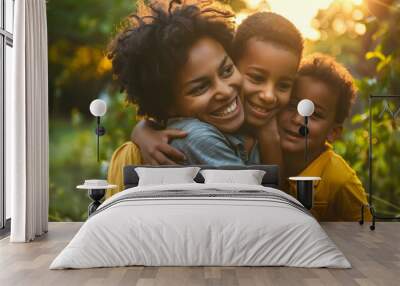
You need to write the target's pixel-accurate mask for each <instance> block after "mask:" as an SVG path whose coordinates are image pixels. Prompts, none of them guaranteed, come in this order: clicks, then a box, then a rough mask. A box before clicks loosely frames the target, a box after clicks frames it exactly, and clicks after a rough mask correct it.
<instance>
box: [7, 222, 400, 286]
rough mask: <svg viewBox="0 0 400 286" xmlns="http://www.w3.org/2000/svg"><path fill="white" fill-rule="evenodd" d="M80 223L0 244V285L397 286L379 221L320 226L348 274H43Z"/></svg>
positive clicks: (255, 270) (398, 236)
mask: <svg viewBox="0 0 400 286" xmlns="http://www.w3.org/2000/svg"><path fill="white" fill-rule="evenodd" d="M81 225H82V224H81V223H50V225H49V233H47V234H46V235H44V236H43V237H41V238H39V239H37V240H35V241H34V242H32V243H26V244H25V243H9V239H8V238H6V239H2V240H0V285H1V286H19V285H22V286H25V285H29V286H35V285H40V286H42V285H43V286H45V285H51V286H54V285H56V286H63V285H65V286H73V285H84V286H91V285H96V286H100V285H107V286H108V285H136V286H181V285H193V286H216V285H218V286H219V285H228V286H248V285H251V286H266V285H274V286H275V285H290V286H292V285H299V286H301V285H305V286H319V285H346V286H347V285H349V286H353V285H354V286H357V285H361V286H381V285H382V286H391V285H393V286H395V285H396V286H397V285H400V278H398V276H399V274H398V273H400V223H396V222H392V223H389V222H385V223H383V222H379V223H378V224H377V229H376V230H375V231H370V230H369V228H368V225H364V226H359V225H358V224H357V223H323V224H322V225H323V228H324V229H325V231H326V232H327V233H328V235H329V236H330V238H331V239H332V240H333V241H334V242H335V243H336V244H337V245H338V247H339V248H340V249H341V250H342V251H343V253H344V254H345V255H346V257H347V258H348V259H349V261H350V262H351V264H352V266H353V268H352V269H345V270H344V269H306V268H289V267H143V266H135V267H118V268H98V269H83V270H57V271H54V270H53V271H50V270H49V269H48V267H49V265H50V263H51V262H52V260H53V259H54V258H55V257H56V256H57V255H58V253H59V252H60V251H61V250H62V249H63V248H64V247H65V246H66V245H67V243H68V242H69V241H70V240H71V238H72V237H73V236H74V235H75V233H76V232H77V231H78V230H79V228H80V227H81Z"/></svg>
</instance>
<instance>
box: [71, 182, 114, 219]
mask: <svg viewBox="0 0 400 286" xmlns="http://www.w3.org/2000/svg"><path fill="white" fill-rule="evenodd" d="M116 187H117V185H110V184H108V182H107V181H106V180H85V183H84V184H83V185H79V186H77V187H76V188H77V189H79V190H87V192H88V196H89V198H91V199H92V203H91V204H90V205H89V206H88V216H90V215H91V214H92V213H94V212H95V211H96V210H97V208H98V207H99V206H100V205H101V202H100V201H101V200H102V199H103V197H104V195H105V194H106V190H107V189H115V188H116Z"/></svg>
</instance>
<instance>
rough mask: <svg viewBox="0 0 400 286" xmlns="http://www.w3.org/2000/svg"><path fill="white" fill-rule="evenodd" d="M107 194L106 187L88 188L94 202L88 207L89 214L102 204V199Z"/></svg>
mask: <svg viewBox="0 0 400 286" xmlns="http://www.w3.org/2000/svg"><path fill="white" fill-rule="evenodd" d="M105 194H106V190H105V189H90V190H88V195H89V198H91V199H92V200H93V202H92V203H91V204H90V205H89V207H88V215H89V216H91V215H92V213H94V212H95V211H96V210H97V208H98V207H99V206H100V205H101V202H100V201H101V200H102V199H103V197H104V195H105Z"/></svg>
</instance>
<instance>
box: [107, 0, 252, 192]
mask: <svg viewBox="0 0 400 286" xmlns="http://www.w3.org/2000/svg"><path fill="white" fill-rule="evenodd" d="M174 4H175V3H174V1H172V2H171V4H170V7H169V9H168V11H165V10H163V9H161V8H158V7H156V6H151V7H150V8H151V11H152V15H151V16H149V17H139V16H137V15H134V16H132V19H134V22H133V23H132V25H131V26H130V27H128V28H127V29H125V30H124V31H122V33H121V34H120V35H119V36H118V37H117V38H116V39H115V40H114V41H113V42H112V44H111V46H110V54H109V58H110V59H111V60H112V64H113V72H114V74H115V75H116V77H117V79H118V81H119V83H120V84H121V86H122V89H123V90H125V91H126V93H127V96H128V100H129V101H130V102H133V103H136V104H137V105H138V107H139V114H142V115H146V116H148V117H151V118H153V119H155V120H156V121H157V123H158V124H160V125H162V126H164V127H168V128H179V129H182V130H184V131H188V132H189V134H190V135H189V136H188V137H186V138H184V139H181V140H174V141H172V142H171V144H172V145H173V146H174V147H176V148H179V149H180V150H182V151H183V152H184V153H185V155H186V159H187V161H186V163H188V164H210V165H217V164H240V165H243V164H245V163H246V162H244V161H251V162H252V163H258V162H259V160H258V158H259V156H258V153H257V152H256V150H257V148H254V150H255V151H254V152H249V154H250V155H249V156H247V154H246V152H245V150H244V142H243V141H244V139H243V138H242V137H240V136H239V137H235V136H233V135H232V136H231V135H227V134H226V133H234V132H236V131H237V130H238V129H239V128H240V126H241V125H242V123H243V121H244V111H243V107H242V104H241V100H240V98H239V95H240V90H241V81H242V77H241V75H240V74H239V72H238V71H237V69H236V67H235V65H234V64H233V61H232V59H231V57H230V54H231V44H232V40H233V22H231V21H230V20H231V18H232V14H231V13H230V12H227V11H222V10H219V9H218V10H217V9H215V8H213V7H202V8H200V7H198V6H195V5H183V6H176V7H175V6H174ZM204 59H207V61H205V60H204ZM192 131H193V132H192ZM121 148H122V149H118V150H117V151H116V153H115V154H114V156H113V158H112V160H111V164H110V167H109V177H108V180H109V182H112V183H114V184H117V185H119V186H121V185H122V182H121V175H120V170H121V169H122V168H121V162H122V164H140V163H141V162H140V161H139V160H137V159H138V158H140V153H139V149H138V148H137V146H136V145H135V144H125V145H124V146H122V147H121ZM132 154H133V155H134V156H132ZM119 158H120V159H121V158H122V159H121V160H120V159H119ZM123 158H133V159H135V161H134V162H131V161H129V160H128V161H126V160H125V159H123ZM151 163H153V162H151Z"/></svg>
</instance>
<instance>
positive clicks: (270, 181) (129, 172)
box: [124, 165, 279, 189]
mask: <svg viewBox="0 0 400 286" xmlns="http://www.w3.org/2000/svg"><path fill="white" fill-rule="evenodd" d="M136 167H148V168H172V167H174V168H176V167H181V168H182V167H200V168H201V169H203V170H204V169H219V170H263V171H265V175H264V177H263V179H262V185H263V186H265V187H271V188H276V189H279V167H278V165H251V166H250V165H249V166H227V165H225V166H210V165H181V166H176V165H173V166H171V165H168V166H165V165H164V166H148V165H129V166H125V167H124V189H128V188H133V187H136V186H137V185H138V182H139V176H138V174H137V173H136V171H135V168H136ZM194 180H195V181H196V182H197V183H204V178H203V176H202V175H201V174H200V172H199V173H198V174H197V176H196V177H195V178H194Z"/></svg>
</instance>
